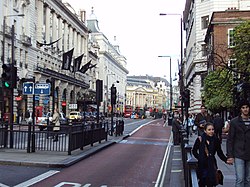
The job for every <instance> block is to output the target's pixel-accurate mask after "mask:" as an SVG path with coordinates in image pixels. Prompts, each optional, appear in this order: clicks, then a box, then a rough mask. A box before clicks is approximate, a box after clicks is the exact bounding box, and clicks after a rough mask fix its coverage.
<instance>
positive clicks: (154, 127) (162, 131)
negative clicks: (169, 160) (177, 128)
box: [0, 119, 170, 187]
mask: <svg viewBox="0 0 250 187" xmlns="http://www.w3.org/2000/svg"><path fill="white" fill-rule="evenodd" d="M148 121H150V120H130V119H126V120H125V134H129V133H131V132H133V131H134V130H135V129H136V128H138V130H137V131H135V132H134V133H133V134H132V135H131V136H130V137H129V138H127V139H125V140H123V141H122V142H120V143H117V144H115V145H113V146H110V147H108V148H106V149H105V150H103V151H101V152H98V153H97V154H95V155H93V156H91V157H89V158H87V159H84V160H83V161H81V162H78V163H77V164H75V165H73V166H71V167H69V168H64V169H58V168H57V169H53V168H38V167H19V166H0V173H1V174H0V179H1V181H0V183H1V182H3V181H2V179H4V184H6V185H9V186H18V184H19V186H22V185H24V184H28V183H24V182H25V181H30V180H32V179H33V181H34V180H35V181H37V183H35V184H34V185H33V186H38V187H39V186H58V187H59V186H63V185H65V186H86V187H87V186H103V187H104V186H124V187H125V186H129V187H133V186H135V187H140V186H142V187H144V186H154V185H155V183H156V180H157V177H158V174H159V171H160V167H161V164H162V160H163V157H164V154H165V151H166V147H167V146H168V141H169V137H170V129H169V127H163V124H161V123H159V122H157V121H151V123H150V124H148V125H143V124H144V123H147V122H148ZM12 171H13V172H12ZM24 171H25V172H24ZM44 176H45V177H44ZM12 177H13V178H12ZM40 180H41V181H40ZM39 181H40V182H39Z"/></svg>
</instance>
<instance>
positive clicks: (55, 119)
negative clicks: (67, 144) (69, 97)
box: [52, 108, 60, 142]
mask: <svg viewBox="0 0 250 187" xmlns="http://www.w3.org/2000/svg"><path fill="white" fill-rule="evenodd" d="M59 118H60V115H59V110H58V109H57V108H56V109H55V110H54V114H53V116H52V124H53V132H54V140H53V141H54V142H57V141H58V132H59V131H60V120H59Z"/></svg>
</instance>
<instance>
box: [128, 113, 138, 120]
mask: <svg viewBox="0 0 250 187" xmlns="http://www.w3.org/2000/svg"><path fill="white" fill-rule="evenodd" d="M130 118H131V119H139V115H138V114H137V113H136V112H132V114H131V116H130Z"/></svg>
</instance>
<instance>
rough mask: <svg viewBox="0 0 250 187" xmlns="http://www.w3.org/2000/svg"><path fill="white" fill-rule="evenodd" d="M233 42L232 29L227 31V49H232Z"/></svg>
mask: <svg viewBox="0 0 250 187" xmlns="http://www.w3.org/2000/svg"><path fill="white" fill-rule="evenodd" d="M234 46H235V41H234V29H228V47H229V48H231V47H234Z"/></svg>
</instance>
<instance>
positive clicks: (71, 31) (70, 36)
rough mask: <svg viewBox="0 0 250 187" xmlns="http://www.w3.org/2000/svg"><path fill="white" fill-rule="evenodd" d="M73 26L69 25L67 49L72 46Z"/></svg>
mask: <svg viewBox="0 0 250 187" xmlns="http://www.w3.org/2000/svg"><path fill="white" fill-rule="evenodd" d="M72 41H73V28H72V27H71V26H70V27H69V49H72V48H73V43H72Z"/></svg>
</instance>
